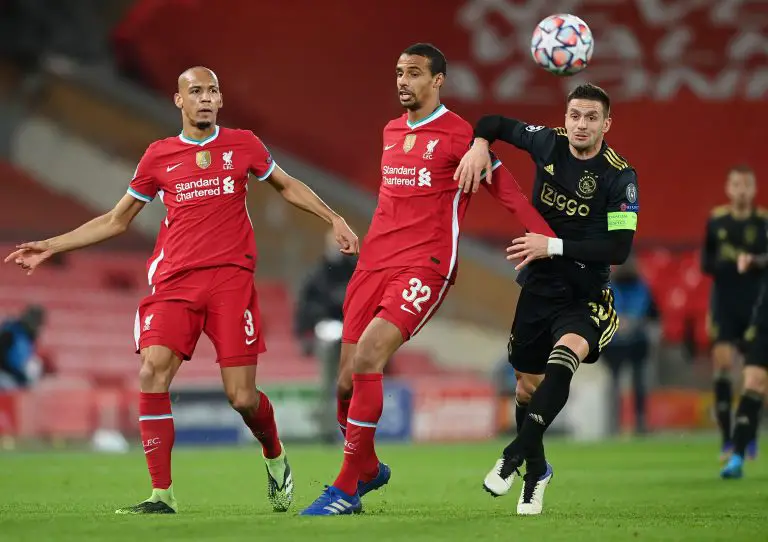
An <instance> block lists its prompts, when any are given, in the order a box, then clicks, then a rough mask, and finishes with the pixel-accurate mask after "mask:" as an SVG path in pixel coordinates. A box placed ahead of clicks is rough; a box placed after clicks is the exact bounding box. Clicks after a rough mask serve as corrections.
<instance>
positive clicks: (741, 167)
mask: <svg viewBox="0 0 768 542" xmlns="http://www.w3.org/2000/svg"><path fill="white" fill-rule="evenodd" d="M731 173H746V174H748V175H754V174H755V170H754V169H752V167H751V166H749V165H748V164H736V165H734V166H731V169H729V170H728V175H730V174H731Z"/></svg>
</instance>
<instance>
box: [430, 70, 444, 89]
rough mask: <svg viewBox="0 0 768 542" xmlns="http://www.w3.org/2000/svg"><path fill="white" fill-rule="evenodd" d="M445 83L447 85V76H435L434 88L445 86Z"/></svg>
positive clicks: (439, 74) (440, 74)
mask: <svg viewBox="0 0 768 542" xmlns="http://www.w3.org/2000/svg"><path fill="white" fill-rule="evenodd" d="M443 83H445V74H442V73H438V74H437V75H436V76H435V80H434V81H433V82H432V87H433V88H440V87H442V86H443Z"/></svg>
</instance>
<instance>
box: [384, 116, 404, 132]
mask: <svg viewBox="0 0 768 542" xmlns="http://www.w3.org/2000/svg"><path fill="white" fill-rule="evenodd" d="M404 127H405V114H402V115H400V116H399V117H397V118H394V119H392V120H390V121H389V122H388V123H386V124H385V125H384V131H385V132H388V131H390V130H396V129H398V128H404Z"/></svg>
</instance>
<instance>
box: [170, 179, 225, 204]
mask: <svg viewBox="0 0 768 542" xmlns="http://www.w3.org/2000/svg"><path fill="white" fill-rule="evenodd" d="M175 188H176V201H178V202H182V201H189V200H192V199H195V198H202V197H205V196H220V195H221V194H234V193H235V180H234V179H233V178H232V177H230V176H229V175H228V176H226V177H224V178H223V179H219V177H214V178H213V179H197V180H196V181H187V182H183V183H176V186H175Z"/></svg>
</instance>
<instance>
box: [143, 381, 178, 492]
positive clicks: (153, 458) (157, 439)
mask: <svg viewBox="0 0 768 542" xmlns="http://www.w3.org/2000/svg"><path fill="white" fill-rule="evenodd" d="M139 430H140V432H141V442H142V444H143V445H144V456H145V457H146V458H147V467H148V468H149V476H150V477H151V478H152V487H153V488H157V489H168V488H169V487H170V485H171V450H172V449H173V440H174V436H175V432H174V429H173V415H172V414H171V397H170V395H169V394H168V392H165V393H144V392H141V394H140V396H139Z"/></svg>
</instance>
